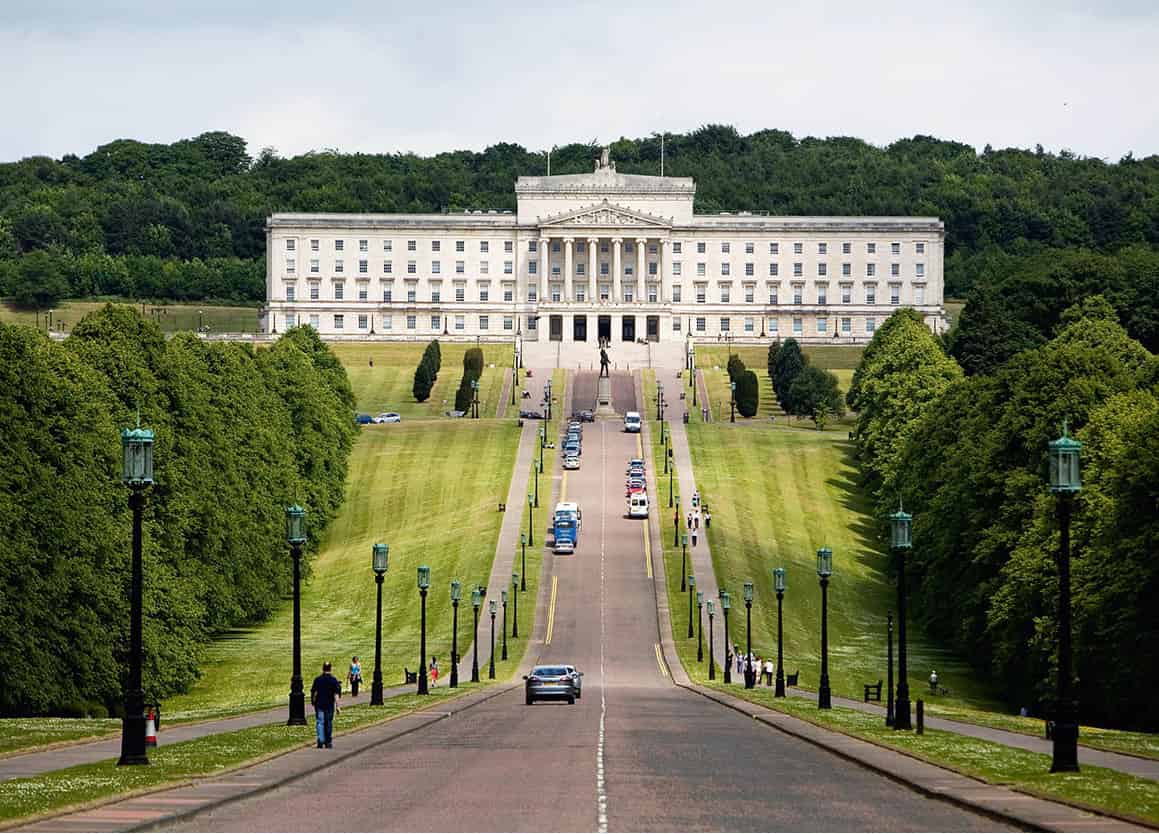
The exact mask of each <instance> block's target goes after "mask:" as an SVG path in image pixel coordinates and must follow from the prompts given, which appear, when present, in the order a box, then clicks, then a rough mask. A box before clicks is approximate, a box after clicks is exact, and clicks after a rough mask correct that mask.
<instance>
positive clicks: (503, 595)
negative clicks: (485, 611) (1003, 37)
mask: <svg viewBox="0 0 1159 834" xmlns="http://www.w3.org/2000/svg"><path fill="white" fill-rule="evenodd" d="M499 598H500V599H501V600H503V604H504V605H506V604H507V589H506V588H504V589H503V590H502V591H500V592H499ZM491 604H492V605H494V604H495V601H494V600H492V601H491Z"/></svg>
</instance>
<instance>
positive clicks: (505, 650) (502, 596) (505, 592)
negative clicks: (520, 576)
mask: <svg viewBox="0 0 1159 834" xmlns="http://www.w3.org/2000/svg"><path fill="white" fill-rule="evenodd" d="M499 596H500V597H501V598H502V599H503V656H502V657H501V658H500V660H506V659H507V589H506V588H504V589H503V590H502V591H500V592H499Z"/></svg>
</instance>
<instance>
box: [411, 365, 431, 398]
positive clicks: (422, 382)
mask: <svg viewBox="0 0 1159 834" xmlns="http://www.w3.org/2000/svg"><path fill="white" fill-rule="evenodd" d="M434 385H435V377H434V375H433V374H432V372H431V362H430V359H429V358H428V357H427V356H425V355H424V356H423V358H422V359H420V360H419V364H418V367H417V368H415V378H414V385H413V386H412V387H411V393H413V394H414V398H415V400H416V401H417V402H420V403H425V402H426V401H427V399H428V398H429V397H430V396H431V388H433V387H434Z"/></svg>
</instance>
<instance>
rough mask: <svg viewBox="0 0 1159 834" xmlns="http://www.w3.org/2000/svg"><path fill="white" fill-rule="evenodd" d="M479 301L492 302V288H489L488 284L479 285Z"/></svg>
mask: <svg viewBox="0 0 1159 834" xmlns="http://www.w3.org/2000/svg"><path fill="white" fill-rule="evenodd" d="M479 300H480V301H490V300H491V288H490V287H489V286H487V285H486V284H480V285H479Z"/></svg>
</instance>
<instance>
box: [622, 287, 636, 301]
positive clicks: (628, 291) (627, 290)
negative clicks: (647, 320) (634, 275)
mask: <svg viewBox="0 0 1159 834" xmlns="http://www.w3.org/2000/svg"><path fill="white" fill-rule="evenodd" d="M623 292H624V301H635V300H636V285H635V284H625V285H624V290H623Z"/></svg>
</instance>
